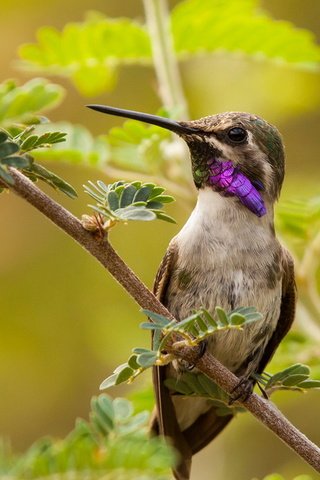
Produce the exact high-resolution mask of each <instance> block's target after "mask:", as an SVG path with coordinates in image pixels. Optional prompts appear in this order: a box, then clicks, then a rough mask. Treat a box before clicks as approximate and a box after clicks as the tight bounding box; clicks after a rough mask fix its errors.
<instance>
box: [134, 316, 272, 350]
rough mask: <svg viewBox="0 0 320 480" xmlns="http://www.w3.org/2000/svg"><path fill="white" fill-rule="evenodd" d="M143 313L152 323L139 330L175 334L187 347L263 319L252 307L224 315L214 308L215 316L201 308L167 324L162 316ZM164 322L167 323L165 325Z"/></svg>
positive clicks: (166, 334) (142, 325)
mask: <svg viewBox="0 0 320 480" xmlns="http://www.w3.org/2000/svg"><path fill="white" fill-rule="evenodd" d="M143 312H144V313H145V314H146V315H148V316H149V317H150V318H151V319H152V322H147V323H142V324H141V328H144V329H147V330H161V331H162V333H163V334H164V335H165V336H166V337H167V336H168V335H171V334H172V333H177V334H179V335H181V336H182V337H183V338H184V339H185V341H186V344H187V345H189V346H194V345H198V344H199V343H200V342H202V341H203V340H204V339H205V338H207V337H209V336H211V335H212V334H213V333H215V332H218V331H221V330H223V331H225V330H230V329H236V330H242V328H243V327H244V325H247V324H249V323H252V322H256V321H258V320H261V319H262V318H263V316H262V315H261V313H259V312H257V310H256V309H255V308H254V307H240V308H237V309H235V310H232V311H231V312H230V313H226V312H225V310H224V309H223V308H221V307H216V308H215V316H212V315H211V314H210V313H209V312H208V310H206V309H205V308H202V309H200V310H197V311H196V312H195V313H193V314H192V315H190V316H189V317H187V318H185V319H184V320H181V321H180V322H175V321H171V322H168V320H167V319H166V318H165V317H163V316H162V315H158V314H155V313H154V312H151V311H149V310H143ZM165 321H167V323H166V324H165Z"/></svg>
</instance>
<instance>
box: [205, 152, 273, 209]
mask: <svg viewBox="0 0 320 480" xmlns="http://www.w3.org/2000/svg"><path fill="white" fill-rule="evenodd" d="M209 168H210V176H209V183H210V185H213V186H215V187H216V188H217V190H218V191H220V192H221V193H223V194H224V195H226V196H227V195H234V196H236V197H238V198H239V200H240V202H241V203H242V204H243V205H244V206H245V207H247V208H249V210H251V212H253V213H254V214H255V215H257V216H258V217H262V215H265V214H266V213H267V210H266V206H265V203H264V201H263V199H262V197H261V195H260V193H259V192H258V190H257V188H256V187H255V186H254V185H253V182H251V181H250V180H249V179H248V178H247V177H246V176H245V175H244V174H243V173H241V172H240V170H239V168H238V167H234V166H233V165H232V162H219V161H218V160H213V161H212V163H210V165H209ZM256 185H257V187H258V188H259V190H261V189H263V185H262V184H261V183H260V184H259V183H258V182H256Z"/></svg>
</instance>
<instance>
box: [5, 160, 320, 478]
mask: <svg viewBox="0 0 320 480" xmlns="http://www.w3.org/2000/svg"><path fill="white" fill-rule="evenodd" d="M10 173H11V175H12V176H13V178H14V180H15V183H14V185H13V186H9V188H10V189H11V190H13V191H14V192H15V193H17V194H18V195H19V196H21V197H22V198H24V199H25V200H26V201H27V202H29V203H30V204H31V205H33V206H34V207H35V208H37V209H38V210H39V211H40V212H41V213H43V214H44V215H45V216H46V217H48V218H49V219H50V220H51V221H52V222H53V223H55V224H56V225H57V226H58V227H60V228H61V229H62V230H63V231H64V232H66V233H67V234H68V235H70V236H71V237H72V238H73V239H74V240H76V241H77V242H78V243H79V244H80V245H81V246H82V247H84V248H85V249H86V250H87V251H88V252H89V253H91V255H93V256H94V257H95V258H96V259H97V260H98V261H99V262H100V263H101V264H102V265H103V266H104V267H105V268H106V269H107V270H108V271H109V272H110V273H111V274H112V275H113V277H114V278H115V279H116V280H117V281H118V282H119V283H120V284H121V285H122V286H123V287H124V289H125V290H126V291H127V292H128V293H129V294H130V295H131V296H132V297H133V298H134V300H135V301H136V302H137V303H138V304H139V305H140V306H141V307H142V308H147V309H149V310H152V311H154V312H156V313H160V314H161V315H164V316H166V317H167V318H169V319H171V320H174V318H173V316H172V315H171V313H170V312H169V311H168V310H167V309H166V308H165V307H164V306H163V305H162V304H161V303H160V302H159V301H158V300H157V298H156V297H155V296H154V295H153V294H152V293H151V292H150V290H149V289H148V288H147V287H146V286H145V285H144V284H143V283H142V282H141V281H140V280H139V278H138V277H137V276H136V275H135V273H134V272H133V271H132V270H131V269H130V268H129V267H128V266H127V265H126V264H125V262H124V261H123V260H122V259H121V258H120V257H119V255H118V254H117V253H116V251H115V250H114V249H113V248H112V246H111V245H110V243H109V242H108V241H106V240H102V239H101V238H99V237H98V236H95V235H93V234H92V233H90V232H88V231H86V230H85V229H84V228H83V227H82V225H81V223H80V221H79V220H78V219H77V218H76V217H74V216H73V215H72V214H71V213H70V212H69V211H68V210H66V209H65V208H64V207H62V206H61V205H59V204H58V203H56V202H55V201H54V200H52V199H51V198H50V197H48V196H47V195H46V194H45V193H43V192H42V191H41V190H39V188H38V187H37V186H36V185H34V184H33V183H32V182H31V181H30V180H28V179H27V178H26V177H25V176H24V175H23V174H21V173H20V172H19V171H17V170H15V169H13V168H10ZM166 349H167V351H168V352H169V353H172V354H174V356H175V357H178V358H183V359H185V360H187V361H188V362H190V363H195V364H196V366H197V368H198V369H199V370H200V371H201V372H203V373H204V374H206V375H207V376H208V377H210V378H211V379H212V380H214V381H215V382H216V383H217V384H218V385H219V386H220V387H221V388H223V390H225V391H226V392H228V393H231V392H232V390H233V389H234V388H235V387H236V385H237V384H238V382H239V379H238V378H237V377H236V376H235V375H234V374H233V373H231V372H230V371H229V370H228V369H227V368H225V367H224V366H223V365H222V364H221V363H220V362H218V361H217V360H216V359H215V358H214V357H212V356H211V355H210V354H208V353H205V354H204V355H203V357H202V358H201V359H200V360H199V359H197V356H196V353H195V350H194V349H193V348H190V347H186V346H184V345H181V342H179V343H176V344H175V345H173V346H170V345H167V346H166ZM196 350H197V349H196ZM239 403H241V402H239ZM242 404H243V406H244V407H245V408H247V409H248V410H249V411H250V412H251V413H252V414H253V415H254V416H255V417H256V418H258V420H260V421H261V422H262V423H263V424H264V425H266V426H267V427H268V428H269V429H270V430H272V431H273V432H274V433H275V434H276V435H277V436H278V437H279V438H280V439H281V440H283V442H284V443H286V444H287V445H288V446H289V447H290V448H292V449H293V450H294V451H295V452H296V453H297V454H298V455H300V457H302V458H303V459H304V460H305V461H306V462H307V463H309V464H310V465H311V466H312V467H313V468H314V469H315V470H316V471H318V472H320V449H319V448H318V447H317V446H316V445H314V444H313V443H312V442H311V441H310V440H309V439H308V438H307V437H306V436H305V435H303V434H302V433H301V432H300V431H299V430H297V429H296V428H295V427H294V426H293V425H292V424H291V423H290V422H289V421H288V420H287V419H286V418H285V417H284V416H283V415H282V413H281V412H279V410H277V409H276V407H275V406H274V405H273V404H272V403H271V402H269V401H266V400H264V399H263V398H261V397H259V396H258V395H256V394H252V395H250V397H249V398H248V399H247V400H246V401H244V402H242Z"/></svg>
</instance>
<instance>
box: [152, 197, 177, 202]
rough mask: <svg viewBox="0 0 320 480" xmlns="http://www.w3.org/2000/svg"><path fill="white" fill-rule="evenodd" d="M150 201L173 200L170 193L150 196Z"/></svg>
mask: <svg viewBox="0 0 320 480" xmlns="http://www.w3.org/2000/svg"><path fill="white" fill-rule="evenodd" d="M151 198H152V201H154V202H160V203H171V202H174V197H172V196H171V195H159V196H156V197H155V196H153V195H152V196H151Z"/></svg>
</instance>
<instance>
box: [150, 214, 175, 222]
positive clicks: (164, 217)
mask: <svg viewBox="0 0 320 480" xmlns="http://www.w3.org/2000/svg"><path fill="white" fill-rule="evenodd" d="M155 214H156V215H157V218H158V219H159V220H164V221H165V222H169V223H177V222H176V221H175V219H174V218H172V217H170V215H167V214H166V213H163V212H155Z"/></svg>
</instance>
